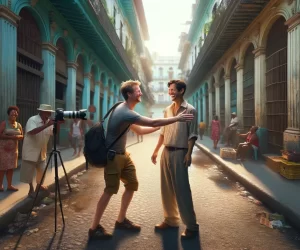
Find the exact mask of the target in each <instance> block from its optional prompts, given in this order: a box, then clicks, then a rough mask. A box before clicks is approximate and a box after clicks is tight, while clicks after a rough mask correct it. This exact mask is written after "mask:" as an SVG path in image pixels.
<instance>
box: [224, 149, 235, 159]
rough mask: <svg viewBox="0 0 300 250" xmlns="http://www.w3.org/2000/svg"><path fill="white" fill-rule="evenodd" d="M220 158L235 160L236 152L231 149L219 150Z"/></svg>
mask: <svg viewBox="0 0 300 250" xmlns="http://www.w3.org/2000/svg"><path fill="white" fill-rule="evenodd" d="M220 156H221V157H222V158H227V159H236V151H235V149H233V148H221V149H220Z"/></svg>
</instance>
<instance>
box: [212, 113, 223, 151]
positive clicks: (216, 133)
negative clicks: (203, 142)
mask: <svg viewBox="0 0 300 250" xmlns="http://www.w3.org/2000/svg"><path fill="white" fill-rule="evenodd" d="M220 133H221V124H220V121H219V117H218V116H217V115H215V117H214V119H213V120H212V121H211V139H212V140H213V142H214V149H217V145H218V142H219V140H220Z"/></svg>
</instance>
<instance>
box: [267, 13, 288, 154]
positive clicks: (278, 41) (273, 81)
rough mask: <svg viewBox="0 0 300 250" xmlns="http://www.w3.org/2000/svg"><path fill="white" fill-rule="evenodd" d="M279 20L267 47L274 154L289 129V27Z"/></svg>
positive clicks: (270, 136)
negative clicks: (285, 131)
mask: <svg viewBox="0 0 300 250" xmlns="http://www.w3.org/2000/svg"><path fill="white" fill-rule="evenodd" d="M284 23H285V19H284V18H283V17H281V18H279V19H278V20H277V21H276V22H275V23H274V24H273V26H272V28H271V30H270V32H269V35H268V40H267V47H266V106H267V107H266V108H267V110H266V113H267V129H268V144H269V149H270V150H271V151H272V152H279V150H280V149H282V147H283V132H284V130H285V129H286V128H287V26H286V25H285V24H284Z"/></svg>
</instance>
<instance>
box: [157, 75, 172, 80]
mask: <svg viewBox="0 0 300 250" xmlns="http://www.w3.org/2000/svg"><path fill="white" fill-rule="evenodd" d="M170 80H171V78H170V77H168V76H153V81H170Z"/></svg>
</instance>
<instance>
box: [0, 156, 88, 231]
mask: <svg viewBox="0 0 300 250" xmlns="http://www.w3.org/2000/svg"><path fill="white" fill-rule="evenodd" d="M85 166H86V163H85V162H84V163H82V164H80V165H78V166H77V167H74V168H73V169H71V170H70V171H69V172H67V176H68V179H69V181H70V178H71V176H73V175H75V174H77V173H78V172H80V171H82V170H84V169H85ZM59 183H60V186H61V187H62V185H63V184H64V183H66V178H65V175H63V176H61V177H59ZM48 188H49V190H51V191H52V190H54V189H55V180H54V179H53V181H52V182H51V184H49V185H48ZM45 197H46V195H41V194H40V193H39V196H38V200H41V199H43V198H45ZM32 202H33V199H29V198H27V197H24V198H23V199H20V200H19V201H18V202H16V203H15V204H14V205H13V206H12V207H11V208H10V209H9V210H8V211H6V212H5V213H3V214H2V215H1V217H0V235H1V231H4V230H5V229H7V226H8V225H9V224H10V223H12V222H13V221H14V219H15V217H16V215H17V213H18V212H20V213H26V212H29V209H30V208H31V206H32Z"/></svg>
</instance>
